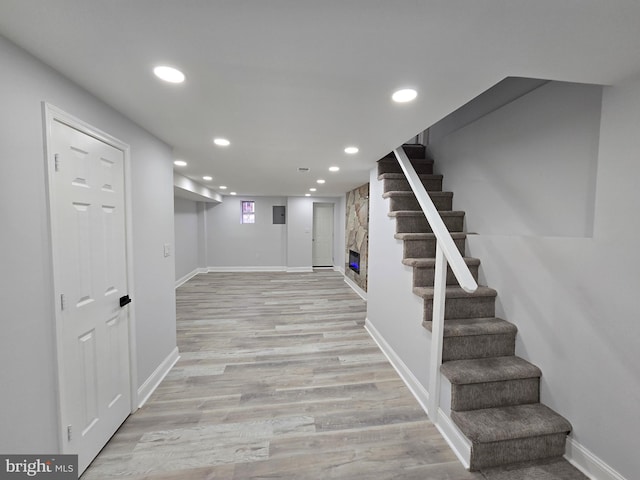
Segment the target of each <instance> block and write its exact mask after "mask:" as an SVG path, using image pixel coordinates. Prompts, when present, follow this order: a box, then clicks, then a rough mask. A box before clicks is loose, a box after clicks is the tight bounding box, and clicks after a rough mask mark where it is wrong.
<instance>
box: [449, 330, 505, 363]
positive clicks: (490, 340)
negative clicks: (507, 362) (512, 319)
mask: <svg viewBox="0 0 640 480" xmlns="http://www.w3.org/2000/svg"><path fill="white" fill-rule="evenodd" d="M515 350H516V334H515V333H513V334H501V335H472V336H466V337H445V338H444V342H443V345H442V361H443V362H449V361H452V360H469V359H472V358H488V357H507V356H510V355H514V354H515Z"/></svg>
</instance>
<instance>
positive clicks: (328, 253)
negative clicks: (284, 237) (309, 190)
mask: <svg viewBox="0 0 640 480" xmlns="http://www.w3.org/2000/svg"><path fill="white" fill-rule="evenodd" d="M312 257H313V258H312V260H313V266H314V267H332V266H333V203H314V204H313V248H312Z"/></svg>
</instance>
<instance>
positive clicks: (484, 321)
mask: <svg viewBox="0 0 640 480" xmlns="http://www.w3.org/2000/svg"><path fill="white" fill-rule="evenodd" d="M431 323H432V322H430V321H428V322H423V323H422V325H423V326H424V327H425V328H426V329H427V330H429V331H431V328H432V327H431ZM517 331H518V328H517V327H516V326H515V325H514V324H513V323H509V322H507V321H506V320H503V319H501V318H496V317H486V318H462V319H451V320H447V321H445V322H444V332H443V333H444V337H445V338H447V337H472V336H476V335H505V334H515V333H516V332H517Z"/></svg>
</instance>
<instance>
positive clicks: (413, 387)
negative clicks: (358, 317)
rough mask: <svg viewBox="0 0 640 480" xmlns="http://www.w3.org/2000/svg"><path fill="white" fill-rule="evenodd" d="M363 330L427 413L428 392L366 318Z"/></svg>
mask: <svg viewBox="0 0 640 480" xmlns="http://www.w3.org/2000/svg"><path fill="white" fill-rule="evenodd" d="M364 328H365V330H366V331H367V332H368V333H369V335H371V338H373V341H374V342H376V344H377V345H378V347H379V348H380V350H381V351H382V353H383V354H384V356H385V357H387V360H389V363H390V364H391V366H392V367H393V368H394V369H395V370H396V372H398V375H400V378H401V379H402V381H403V382H404V383H405V385H406V386H407V387H408V388H409V390H410V391H411V393H412V394H413V396H414V397H415V398H416V400H417V401H418V403H419V404H420V406H421V407H422V409H423V410H424V411H425V413H428V412H427V405H428V402H429V392H427V390H426V389H425V388H424V386H423V385H422V384H421V383H420V381H419V380H418V379H417V378H416V377H415V375H414V374H413V373H412V372H411V370H409V367H407V365H406V364H405V363H404V362H403V361H402V359H401V358H400V357H399V356H398V354H397V353H396V352H395V351H394V350H393V348H391V345H389V344H388V343H387V341H386V340H385V339H384V337H383V336H382V335H381V334H380V332H378V330H377V329H376V327H374V326H373V324H372V323H371V322H370V321H369V319H368V318H366V319H365V321H364Z"/></svg>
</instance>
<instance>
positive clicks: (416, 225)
mask: <svg viewBox="0 0 640 480" xmlns="http://www.w3.org/2000/svg"><path fill="white" fill-rule="evenodd" d="M442 220H443V221H444V224H445V226H446V227H447V230H449V231H450V232H462V230H463V228H464V217H462V216H455V217H448V216H444V217H442ZM396 233H433V231H432V230H431V227H430V226H429V224H428V223H427V219H426V218H425V217H424V216H415V217H396Z"/></svg>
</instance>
